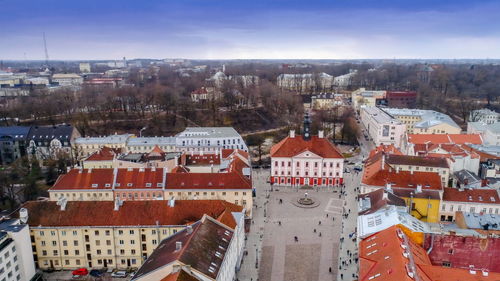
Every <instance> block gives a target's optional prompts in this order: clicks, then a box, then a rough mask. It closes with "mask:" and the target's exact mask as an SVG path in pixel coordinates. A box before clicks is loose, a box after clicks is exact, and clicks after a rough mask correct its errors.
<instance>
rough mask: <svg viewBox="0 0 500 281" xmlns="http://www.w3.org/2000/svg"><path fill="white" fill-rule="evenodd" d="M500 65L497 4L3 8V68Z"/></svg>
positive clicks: (103, 3)
mask: <svg viewBox="0 0 500 281" xmlns="http://www.w3.org/2000/svg"><path fill="white" fill-rule="evenodd" d="M44 32H45V34H46V40H47V48H48V53H49V58H50V59H56V60H101V59H120V58H122V57H126V58H127V59H133V58H158V59H161V58H189V59H381V58H382V59H392V58H401V59H412V58H427V59H440V58H441V59H459V58H496V59H499V58H500V1H498V0H484V1H482V0H467V1H465V0H452V1H448V0H412V1H408V0H303V1H298V0H288V1H285V0H251V1H248V0H246V1H243V0H231V1H229V0H78V1H73V0H24V1H21V0H0V60H11V59H27V60H39V59H45V53H44V45H43V33H44Z"/></svg>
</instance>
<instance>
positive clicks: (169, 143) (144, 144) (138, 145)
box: [124, 137, 176, 153]
mask: <svg viewBox="0 0 500 281" xmlns="http://www.w3.org/2000/svg"><path fill="white" fill-rule="evenodd" d="M156 147H157V148H159V149H161V150H162V151H163V152H174V151H175V147H176V138H175V137H138V138H134V137H130V138H128V139H127V142H126V146H125V149H124V152H128V153H149V152H151V151H152V150H153V149H155V148H156Z"/></svg>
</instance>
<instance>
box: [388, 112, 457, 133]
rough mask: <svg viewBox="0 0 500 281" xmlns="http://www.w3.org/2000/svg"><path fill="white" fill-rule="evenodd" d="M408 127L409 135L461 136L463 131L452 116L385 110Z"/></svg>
mask: <svg viewBox="0 0 500 281" xmlns="http://www.w3.org/2000/svg"><path fill="white" fill-rule="evenodd" d="M383 110H384V111H385V112H386V113H387V114H389V115H391V116H392V117H394V118H396V119H398V120H399V121H401V122H402V123H403V124H405V125H406V129H407V131H408V134H460V133H461V131H462V129H461V128H460V126H458V125H457V123H455V121H453V119H451V117H450V116H448V115H446V114H443V113H441V112H437V111H434V110H423V109H408V108H383Z"/></svg>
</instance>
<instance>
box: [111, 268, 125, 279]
mask: <svg viewBox="0 0 500 281" xmlns="http://www.w3.org/2000/svg"><path fill="white" fill-rule="evenodd" d="M111 277H114V278H125V277H127V272H126V271H124V270H120V271H116V272H113V273H111Z"/></svg>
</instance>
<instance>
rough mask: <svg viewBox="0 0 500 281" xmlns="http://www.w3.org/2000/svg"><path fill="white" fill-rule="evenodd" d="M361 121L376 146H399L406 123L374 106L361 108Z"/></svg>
mask: <svg viewBox="0 0 500 281" xmlns="http://www.w3.org/2000/svg"><path fill="white" fill-rule="evenodd" d="M361 122H362V123H363V125H364V127H365V128H366V130H367V132H368V135H369V136H370V138H371V139H372V140H373V142H374V143H375V145H376V146H379V145H391V144H392V145H394V146H395V147H401V144H402V141H403V137H404V134H405V131H406V125H405V124H403V123H402V122H400V121H399V120H397V119H395V118H393V117H392V116H390V115H389V114H387V113H385V112H384V111H383V110H382V109H380V108H378V107H375V106H366V107H362V108H361Z"/></svg>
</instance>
